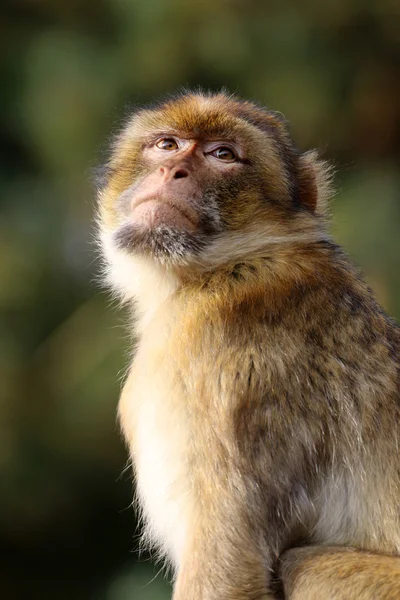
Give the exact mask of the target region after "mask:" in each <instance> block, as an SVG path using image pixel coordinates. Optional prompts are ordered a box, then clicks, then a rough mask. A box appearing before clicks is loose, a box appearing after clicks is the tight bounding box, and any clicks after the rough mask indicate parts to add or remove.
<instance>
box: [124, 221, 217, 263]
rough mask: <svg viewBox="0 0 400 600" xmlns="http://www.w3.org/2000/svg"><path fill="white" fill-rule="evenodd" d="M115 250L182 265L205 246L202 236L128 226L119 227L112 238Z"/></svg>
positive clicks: (163, 228)
mask: <svg viewBox="0 0 400 600" xmlns="http://www.w3.org/2000/svg"><path fill="white" fill-rule="evenodd" d="M113 241H114V243H115V245H116V246H117V248H118V249H119V250H122V251H125V252H128V253H131V254H136V255H142V256H143V255H146V256H152V257H154V258H155V259H156V260H157V261H159V262H162V263H166V264H167V263H170V264H177V265H184V264H187V263H189V262H190V261H191V259H193V258H195V257H196V256H198V255H199V254H200V253H201V251H202V250H203V249H204V247H205V245H206V241H207V240H206V236H205V235H204V234H202V233H201V232H196V233H193V231H188V230H186V229H182V230H181V229H178V228H177V227H172V226H170V225H166V224H160V225H155V226H153V227H143V225H142V224H139V223H135V222H134V223H132V222H128V223H125V224H123V225H121V226H120V227H119V229H117V231H116V232H115V233H114V235H113Z"/></svg>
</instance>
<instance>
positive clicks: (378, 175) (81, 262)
mask: <svg viewBox="0 0 400 600" xmlns="http://www.w3.org/2000/svg"><path fill="white" fill-rule="evenodd" d="M0 10H1V19H0V49H1V52H0V69H1V75H2V78H1V81H2V92H1V111H0V128H1V142H0V152H1V162H0V190H1V195H0V198H1V208H2V212H1V218H0V308H1V319H0V334H1V335H0V353H1V361H0V381H1V388H0V389H1V391H0V476H1V493H0V550H1V553H2V560H1V562H0V575H1V581H2V583H1V597H2V598H4V599H13V600H14V599H17V598H27V597H29V598H33V599H36V598H37V599H40V600H46V599H53V598H54V599H56V598H57V599H63V598H65V599H67V598H68V599H70V598H74V599H77V600H79V599H80V598H82V599H85V600H87V599H93V600H95V599H96V600H125V599H128V598H129V599H131V598H132V599H133V598H135V599H136V600H146V599H150V598H151V599H153V600H163V599H166V598H168V597H169V594H170V590H169V587H168V586H167V585H166V584H165V583H164V582H163V579H162V577H161V576H158V577H157V578H156V579H155V580H154V581H152V582H151V580H152V578H153V577H154V575H155V574H156V573H157V569H156V571H154V570H153V567H152V566H151V564H150V563H149V562H148V557H146V556H143V557H142V558H141V560H140V561H138V556H137V554H136V550H135V549H136V548H137V543H136V541H135V539H134V532H135V521H134V517H133V513H132V510H131V508H130V506H129V505H130V502H131V481H130V475H129V472H128V473H126V472H125V471H124V466H125V461H126V452H125V449H124V448H123V446H122V443H121V441H120V438H119V434H118V427H117V425H116V423H115V410H116V403H117V397H118V389H119V381H120V379H121V377H122V376H123V372H124V368H125V365H126V363H127V358H128V354H129V350H128V347H129V344H128V340H127V338H126V336H125V334H124V330H123V317H122V316H121V315H120V314H119V313H117V311H116V310H115V309H113V307H112V306H110V304H109V301H108V298H107V296H106V295H105V294H104V293H103V292H102V291H100V289H99V288H98V287H97V286H96V276H97V273H98V262H97V258H96V250H95V245H94V243H93V212H94V192H93V189H92V186H91V184H90V172H91V169H92V167H94V166H95V164H96V162H97V161H98V160H99V157H100V156H101V154H102V150H103V148H104V146H105V145H106V144H107V139H108V138H109V134H110V132H111V131H112V130H114V129H115V127H116V126H117V124H118V123H119V122H120V120H121V119H122V118H123V116H124V115H125V114H126V111H127V110H128V107H129V106H132V105H133V106H134V105H137V104H142V103H146V102H148V101H151V100H152V99H154V98H155V97H158V96H159V95H165V94H168V93H170V92H173V91H176V89H177V88H179V87H182V86H183V87H196V86H198V85H201V86H203V87H205V88H208V89H220V88H221V87H222V86H224V87H227V88H228V89H229V90H230V91H232V92H236V93H238V94H239V95H241V96H245V97H248V98H251V99H254V100H256V101H258V102H260V103H265V104H267V105H268V106H270V107H271V108H274V109H276V110H279V111H282V112H283V113H284V114H285V115H286V117H287V118H288V119H289V121H290V122H291V124H292V132H293V136H294V137H295V139H296V141H297V143H298V144H299V146H300V147H303V148H309V147H322V148H323V149H324V150H325V156H326V157H327V158H329V159H331V160H333V161H334V163H335V164H336V166H337V169H338V174H337V184H338V189H339V193H338V195H337V197H336V199H335V202H334V204H333V211H334V215H335V218H334V229H335V233H336V236H337V238H338V239H339V240H340V241H341V242H342V243H343V245H344V246H345V248H346V249H347V250H348V252H349V253H350V254H351V255H352V256H353V258H354V259H355V260H356V262H358V264H359V265H360V266H361V267H362V268H363V270H364V271H365V273H366V274H367V276H368V278H369V281H370V282H371V284H372V285H373V287H374V288H375V290H376V292H377V294H378V296H379V298H380V300H381V301H382V302H383V304H384V306H385V307H386V308H387V310H388V311H389V312H391V314H393V315H394V316H396V315H397V317H399V316H400V268H399V265H400V263H399V251H400V236H399V225H400V197H399V189H400V176H399V170H398V165H399V156H400V84H399V75H400V69H399V67H400V6H399V3H398V0H379V2H373V1H372V0H324V1H323V2H321V1H320V0H306V1H305V2H296V1H295V0H293V1H292V2H275V1H267V0H264V1H261V0H260V1H258V2H257V1H255V0H237V1H235V0H201V1H199V2H187V1H186V0H97V1H96V2H93V1H92V0H57V2H54V1H53V2H52V1H51V0H14V1H12V0H10V1H9V2H7V1H6V2H4V3H3V4H2V8H1V9H0ZM150 582H151V583H150Z"/></svg>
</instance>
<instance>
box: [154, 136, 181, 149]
mask: <svg viewBox="0 0 400 600" xmlns="http://www.w3.org/2000/svg"><path fill="white" fill-rule="evenodd" d="M156 146H157V148H160V149H161V150H167V151H171V150H177V149H178V144H177V142H176V141H175V140H174V139H173V138H163V139H162V140H158V142H157V143H156Z"/></svg>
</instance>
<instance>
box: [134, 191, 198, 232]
mask: <svg viewBox="0 0 400 600" xmlns="http://www.w3.org/2000/svg"><path fill="white" fill-rule="evenodd" d="M191 212H192V211H191V210H189V209H188V208H186V207H181V206H179V205H178V204H177V203H175V202H171V201H168V200H164V199H163V200H161V199H159V198H151V199H148V200H145V201H143V202H140V203H138V204H137V206H135V207H134V208H133V211H132V221H133V222H134V223H135V225H139V226H141V227H143V228H145V229H154V228H155V227H158V226H160V225H167V226H171V227H174V228H177V229H182V230H184V231H195V230H196V222H195V219H194V216H193V215H192V214H191Z"/></svg>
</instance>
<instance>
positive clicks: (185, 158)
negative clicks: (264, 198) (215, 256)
mask: <svg viewBox="0 0 400 600" xmlns="http://www.w3.org/2000/svg"><path fill="white" fill-rule="evenodd" d="M240 154H241V153H240V147H239V146H238V144H230V145H229V146H228V145H227V144H226V143H224V142H221V141H218V140H216V141H197V140H192V139H184V138H179V137H172V136H168V137H167V136H166V137H161V138H160V139H159V140H157V141H156V142H155V143H154V144H153V145H151V146H150V147H147V148H146V149H145V150H144V152H143V157H144V159H145V160H146V161H147V162H148V163H149V164H151V165H154V170H153V171H152V172H151V173H150V174H149V175H147V176H146V177H145V178H144V179H142V180H141V181H140V183H139V184H138V186H137V187H135V188H134V189H133V190H132V192H133V197H132V203H131V210H132V220H134V221H135V223H137V224H139V225H140V226H142V227H150V228H151V227H156V226H157V225H160V224H163V225H172V226H174V227H177V228H179V229H188V230H190V231H195V230H196V228H197V226H198V222H199V219H198V214H197V211H196V210H195V208H194V206H193V201H196V200H197V199H198V198H199V197H200V196H201V192H202V188H201V185H199V180H200V181H201V179H202V178H203V176H204V172H205V171H210V170H211V171H212V172H215V173H219V174H221V176H223V175H224V173H226V172H229V171H232V170H233V169H237V168H238V163H237V157H239V156H240Z"/></svg>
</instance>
